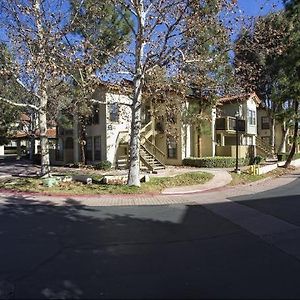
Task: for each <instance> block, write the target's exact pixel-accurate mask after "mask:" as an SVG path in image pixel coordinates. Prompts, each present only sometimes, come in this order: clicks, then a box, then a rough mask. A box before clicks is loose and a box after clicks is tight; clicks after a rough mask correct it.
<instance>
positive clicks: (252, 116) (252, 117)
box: [248, 109, 256, 125]
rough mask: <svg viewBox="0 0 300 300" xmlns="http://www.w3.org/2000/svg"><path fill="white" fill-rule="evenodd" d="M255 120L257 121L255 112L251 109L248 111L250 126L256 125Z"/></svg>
mask: <svg viewBox="0 0 300 300" xmlns="http://www.w3.org/2000/svg"><path fill="white" fill-rule="evenodd" d="M255 119H256V116H255V110H251V109H249V110H248V122H249V125H255V124H256V122H255Z"/></svg>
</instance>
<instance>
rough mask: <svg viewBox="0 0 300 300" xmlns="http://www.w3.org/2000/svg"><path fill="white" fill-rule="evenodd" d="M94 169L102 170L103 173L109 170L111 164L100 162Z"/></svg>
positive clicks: (105, 161) (106, 161)
mask: <svg viewBox="0 0 300 300" xmlns="http://www.w3.org/2000/svg"><path fill="white" fill-rule="evenodd" d="M94 168H95V169H96V170H104V171H106V170H109V169H111V162H110V161H108V160H103V161H100V162H99V163H97V164H96V165H95V166H94Z"/></svg>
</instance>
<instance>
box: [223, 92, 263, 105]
mask: <svg viewBox="0 0 300 300" xmlns="http://www.w3.org/2000/svg"><path fill="white" fill-rule="evenodd" d="M249 98H252V99H253V100H254V101H255V102H256V104H260V102H261V100H260V99H259V98H258V96H257V95H256V93H248V94H240V95H234V96H226V97H222V98H220V99H218V102H217V104H218V105H223V104H225V103H234V102H246V101H247V100H248V99H249Z"/></svg>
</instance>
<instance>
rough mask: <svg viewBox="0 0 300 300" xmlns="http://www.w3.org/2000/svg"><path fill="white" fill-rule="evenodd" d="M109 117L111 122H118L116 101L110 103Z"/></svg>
mask: <svg viewBox="0 0 300 300" xmlns="http://www.w3.org/2000/svg"><path fill="white" fill-rule="evenodd" d="M109 119H110V120H111V121H112V122H119V105H118V103H112V104H111V105H110V111H109Z"/></svg>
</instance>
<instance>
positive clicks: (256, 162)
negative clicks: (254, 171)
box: [250, 155, 264, 165]
mask: <svg viewBox="0 0 300 300" xmlns="http://www.w3.org/2000/svg"><path fill="white" fill-rule="evenodd" d="M263 160H264V158H263V157H262V156H260V155H257V156H255V157H254V158H253V159H252V161H251V162H250V163H251V164H252V165H259V164H260V163H261V162H262V161H263Z"/></svg>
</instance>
